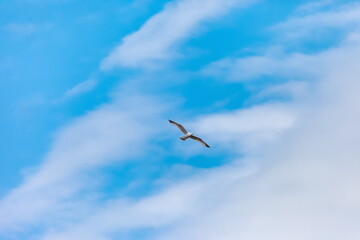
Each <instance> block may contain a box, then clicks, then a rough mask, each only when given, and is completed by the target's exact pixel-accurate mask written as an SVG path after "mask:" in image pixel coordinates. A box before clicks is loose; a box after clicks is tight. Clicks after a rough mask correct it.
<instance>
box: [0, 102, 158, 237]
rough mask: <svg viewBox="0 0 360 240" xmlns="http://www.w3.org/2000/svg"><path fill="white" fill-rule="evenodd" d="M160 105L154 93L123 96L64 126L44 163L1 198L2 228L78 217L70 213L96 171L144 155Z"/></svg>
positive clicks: (76, 208) (93, 182)
mask: <svg viewBox="0 0 360 240" xmlns="http://www.w3.org/2000/svg"><path fill="white" fill-rule="evenodd" d="M118 101H119V102H118ZM120 101H121V103H120ZM163 106H165V104H159V103H158V101H157V100H156V99H152V98H147V97H136V96H132V97H122V98H121V99H119V100H117V101H115V102H114V103H113V104H108V105H104V106H101V107H99V108H98V109H97V110H94V111H92V112H89V113H88V114H86V115H85V116H83V117H81V118H79V119H77V120H75V121H74V122H73V123H71V124H70V125H68V126H67V127H64V128H63V129H62V130H61V131H59V133H58V134H57V136H56V138H55V142H54V143H53V146H52V148H51V150H50V151H49V153H48V154H47V156H46V157H45V160H44V163H43V164H42V165H41V166H40V167H39V168H38V169H37V170H36V171H34V173H32V174H30V175H29V176H28V177H27V178H26V179H25V181H24V183H23V184H22V185H20V186H19V187H17V188H15V189H13V190H12V191H11V192H10V193H9V194H8V195H7V196H5V198H3V199H2V200H1V201H0V215H1V216H7V217H6V218H5V217H2V218H1V219H0V233H6V232H8V231H12V230H14V229H18V228H22V227H23V226H25V227H26V226H28V225H33V224H40V225H42V224H44V225H51V223H53V222H57V223H58V224H60V225H61V221H62V220H64V219H68V218H69V217H70V219H72V218H73V217H75V218H77V217H79V216H77V217H76V216H74V215H76V213H79V215H81V211H82V208H84V207H85V206H86V205H87V204H88V203H87V201H86V200H85V199H86V195H87V192H88V190H89V189H94V188H96V186H97V184H98V183H97V181H98V180H96V177H95V176H96V171H95V170H96V169H98V168H100V167H103V166H106V165H109V164H111V163H114V162H119V161H125V160H130V159H133V158H134V157H139V156H141V155H142V154H145V153H146V152H147V151H148V147H149V146H150V145H149V144H147V140H148V138H149V137H150V136H152V134H155V133H156V132H158V131H161V128H157V129H154V128H152V126H151V124H153V123H154V121H158V120H157V119H158V118H159V117H160V115H161V112H162V111H163V110H164V109H163ZM94 171H95V172H94ZM94 186H95V187H94ZM91 194H93V193H90V196H91ZM80 196H81V197H80ZM79 197H80V198H83V199H82V200H83V201H85V202H84V203H83V204H81V205H79V202H78V201H79ZM90 202H91V201H90ZM53 216H56V217H54V218H53ZM44 218H48V220H47V221H45V222H44ZM65 222H66V221H65ZM55 225H56V224H55Z"/></svg>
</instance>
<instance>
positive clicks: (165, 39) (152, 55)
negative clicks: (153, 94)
mask: <svg viewBox="0 0 360 240" xmlns="http://www.w3.org/2000/svg"><path fill="white" fill-rule="evenodd" d="M250 2H253V0H226V1H219V0H207V1H205V2H204V1H201V0H176V1H173V2H170V3H168V4H166V5H165V7H164V9H163V11H161V12H159V13H158V14H156V15H154V16H153V17H151V18H150V19H149V20H148V21H147V22H146V23H145V24H144V25H143V26H142V27H141V28H140V29H139V30H138V31H136V32H134V33H132V34H130V35H128V36H126V37H125V38H124V39H123V40H122V43H121V44H120V45H119V46H118V47H116V49H115V50H114V51H113V52H112V53H110V55H109V56H108V57H107V58H106V59H105V60H104V61H103V62H102V69H104V70H108V69H112V68H114V67H117V66H123V67H144V66H153V65H154V64H157V63H159V62H161V61H163V60H169V59H171V58H172V57H174V56H176V54H177V53H176V51H175V48H176V47H177V46H178V45H179V44H180V43H181V42H183V41H185V40H186V39H187V38H189V37H190V36H191V34H193V33H194V31H196V29H197V28H198V27H199V25H200V24H201V23H203V22H204V21H208V20H210V19H213V18H215V17H218V16H220V15H222V14H224V13H226V12H227V11H229V10H230V9H231V8H234V7H236V6H239V5H244V4H248V3H250Z"/></svg>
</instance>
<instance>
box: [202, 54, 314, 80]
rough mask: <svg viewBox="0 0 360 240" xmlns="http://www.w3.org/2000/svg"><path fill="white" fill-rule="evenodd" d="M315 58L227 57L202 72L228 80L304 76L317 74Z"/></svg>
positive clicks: (298, 56) (272, 56) (289, 56)
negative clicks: (313, 62)
mask: <svg viewBox="0 0 360 240" xmlns="http://www.w3.org/2000/svg"><path fill="white" fill-rule="evenodd" d="M312 61H314V60H313V58H311V57H309V56H307V55H305V54H302V53H293V54H290V55H289V54H275V55H269V56H251V57H244V58H226V59H222V60H219V61H216V62H213V63H211V64H209V65H208V66H206V67H205V68H204V69H203V70H202V73H203V74H204V75H207V76H212V77H216V78H220V79H226V80H228V81H247V80H251V79H254V78H260V77H264V76H274V75H275V76H278V77H282V78H288V77H289V76H290V75H291V77H292V78H294V79H297V78H303V77H304V76H305V75H304V73H307V74H309V75H312V77H313V75H314V74H316V71H313V70H314V68H317V66H316V65H314V64H311V62H312Z"/></svg>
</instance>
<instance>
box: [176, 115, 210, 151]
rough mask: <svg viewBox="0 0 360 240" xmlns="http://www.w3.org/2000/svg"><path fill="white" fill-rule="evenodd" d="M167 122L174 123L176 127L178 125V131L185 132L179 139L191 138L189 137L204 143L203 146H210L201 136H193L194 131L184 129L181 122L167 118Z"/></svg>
mask: <svg viewBox="0 0 360 240" xmlns="http://www.w3.org/2000/svg"><path fill="white" fill-rule="evenodd" d="M169 122H170V123H171V124H173V125H175V126H176V127H178V128H179V129H180V131H181V132H182V133H184V134H185V135H184V136H183V137H180V139H181V140H183V141H185V140H186V139H188V138H191V139H193V140H196V141H198V142H200V143H201V144H202V145H204V146H205V147H208V148H209V147H210V146H209V145H208V144H207V143H206V142H204V141H203V140H202V139H201V138H199V137H196V136H194V133H191V132H188V131H186V129H185V128H184V127H183V126H182V125H181V124H179V123H176V122H174V121H171V120H169Z"/></svg>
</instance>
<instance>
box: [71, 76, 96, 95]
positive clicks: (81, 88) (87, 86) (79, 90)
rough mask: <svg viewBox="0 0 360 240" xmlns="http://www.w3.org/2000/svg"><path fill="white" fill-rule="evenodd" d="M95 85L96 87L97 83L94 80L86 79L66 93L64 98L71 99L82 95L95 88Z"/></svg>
mask: <svg viewBox="0 0 360 240" xmlns="http://www.w3.org/2000/svg"><path fill="white" fill-rule="evenodd" d="M96 85H97V81H96V80H95V79H88V80H86V81H84V82H81V83H79V84H77V85H76V86H74V87H73V88H71V89H69V90H68V91H66V92H65V94H64V98H71V97H74V96H77V95H80V94H83V93H85V92H88V91H91V90H93V89H94V88H95V87H96Z"/></svg>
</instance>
